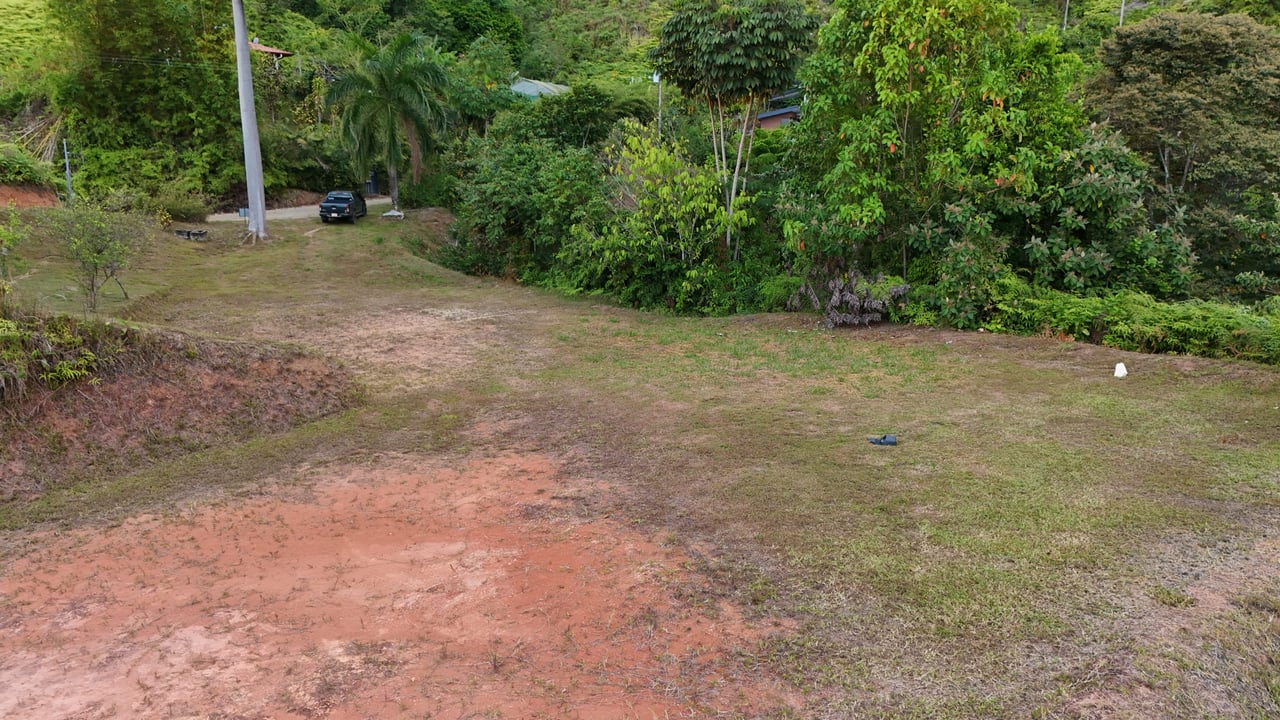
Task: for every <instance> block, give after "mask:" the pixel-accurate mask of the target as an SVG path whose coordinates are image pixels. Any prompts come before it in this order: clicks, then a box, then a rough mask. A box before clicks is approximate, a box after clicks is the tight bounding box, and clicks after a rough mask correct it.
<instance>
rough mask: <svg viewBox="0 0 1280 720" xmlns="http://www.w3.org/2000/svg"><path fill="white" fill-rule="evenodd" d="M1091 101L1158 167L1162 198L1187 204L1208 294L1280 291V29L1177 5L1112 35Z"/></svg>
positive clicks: (1162, 206)
mask: <svg viewBox="0 0 1280 720" xmlns="http://www.w3.org/2000/svg"><path fill="white" fill-rule="evenodd" d="M1101 62H1102V68H1103V69H1102V72H1101V73H1100V74H1099V75H1097V76H1096V77H1095V78H1094V79H1093V81H1092V82H1091V83H1090V98H1091V103H1092V104H1093V106H1094V107H1096V108H1097V111H1098V113H1099V114H1100V115H1101V116H1102V117H1103V118H1104V119H1106V120H1107V121H1108V122H1110V123H1111V124H1112V125H1113V126H1114V127H1116V128H1117V129H1119V130H1120V131H1121V133H1123V134H1124V136H1125V138H1126V139H1127V140H1128V142H1129V144H1130V146H1131V147H1133V148H1134V149H1135V150H1137V151H1138V152H1140V153H1141V154H1142V155H1143V156H1144V157H1145V159H1146V161H1147V163H1148V164H1149V166H1150V174H1151V178H1152V180H1153V188H1152V192H1151V193H1150V194H1149V197H1150V202H1151V205H1152V206H1153V207H1155V208H1158V209H1159V210H1160V211H1161V212H1162V214H1164V215H1166V216H1169V215H1172V214H1173V213H1175V212H1181V211H1182V209H1184V208H1185V210H1186V225H1187V232H1188V233H1189V234H1190V235H1191V237H1192V238H1193V241H1194V247H1195V251H1196V253H1197V255H1199V257H1200V260H1201V263H1200V269H1201V272H1202V273H1203V274H1204V279H1205V281H1206V284H1207V288H1206V289H1207V290H1209V291H1210V292H1224V291H1225V292H1228V293H1230V294H1234V295H1243V296H1246V297H1255V298H1256V297H1258V295H1259V292H1260V291H1261V292H1266V291H1271V292H1280V239H1278V238H1280V195H1277V192H1280V125H1277V122H1276V118H1280V33H1277V32H1276V31H1275V30H1273V29H1271V28H1268V27H1265V26H1263V25H1260V24H1258V23H1256V22H1254V21H1253V20H1251V19H1250V18H1248V17H1247V16H1244V15H1227V16H1223V17H1212V16H1207V15H1196V14H1183V13H1170V14H1167V15H1160V16H1157V17H1154V18H1151V19H1150V20H1148V21H1146V22H1144V23H1141V24H1138V25H1133V26H1127V27H1125V28H1123V29H1121V30H1118V31H1117V32H1116V34H1115V36H1114V37H1113V38H1112V39H1111V40H1108V41H1107V42H1105V43H1103V46H1102V53H1101Z"/></svg>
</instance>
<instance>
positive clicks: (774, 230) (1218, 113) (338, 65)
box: [0, 0, 1280, 328]
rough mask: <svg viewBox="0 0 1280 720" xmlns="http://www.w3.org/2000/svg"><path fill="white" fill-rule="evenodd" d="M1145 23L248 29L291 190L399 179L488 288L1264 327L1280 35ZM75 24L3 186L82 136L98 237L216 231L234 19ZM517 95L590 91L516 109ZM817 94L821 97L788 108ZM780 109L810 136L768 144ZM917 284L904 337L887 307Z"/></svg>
mask: <svg viewBox="0 0 1280 720" xmlns="http://www.w3.org/2000/svg"><path fill="white" fill-rule="evenodd" d="M1134 5H1135V4H1133V3H1127V4H1126V5H1125V7H1124V12H1123V18H1122V17H1121V13H1120V7H1119V6H1118V5H1117V4H1115V3H1107V2H1102V1H1101V0H1076V2H1071V3H1067V2H1054V3H1045V2H1040V1H1038V0H1010V4H1006V3H1005V2H1002V1H1001V0H996V1H994V2H989V1H986V0H982V1H979V0H883V1H881V2H872V0H835V1H834V2H831V3H826V2H799V1H795V0H752V1H751V2H743V3H724V2H719V1H718V0H687V1H685V0H681V1H679V2H670V3H667V2H657V1H653V2H649V1H646V0H642V1H641V2H614V1H608V0H564V1H559V2H551V0H466V1H465V2H445V1H444V0H412V1H410V0H397V1H396V2H391V3H381V2H376V3H375V2H370V1H368V0H248V2H247V3H246V10H247V15H248V19H249V29H250V35H252V36H255V37H256V38H257V39H258V40H259V41H260V42H261V43H263V44H264V45H267V46H270V47H276V48H282V49H285V50H287V51H288V52H289V53H292V54H291V55H287V56H275V55H267V54H264V53H255V54H254V59H253V66H254V85H255V91H256V94H257V103H258V108H259V117H260V123H261V125H262V127H261V136H262V144H263V156H264V165H265V173H266V186H267V190H268V193H269V194H274V193H277V192H280V191H282V190H285V189H287V188H305V189H311V190H325V189H328V188H331V187H334V186H339V185H341V186H353V185H354V186H358V185H359V184H361V183H363V181H364V180H365V178H366V177H367V174H368V170H369V168H370V167H371V166H374V165H377V166H380V169H379V172H378V175H380V176H382V177H381V178H380V180H383V181H386V180H389V181H390V190H391V192H392V194H393V196H396V201H397V204H399V203H400V202H401V201H404V202H406V203H407V204H409V205H414V204H422V203H444V204H448V205H449V206H450V207H451V208H452V209H453V210H454V211H455V213H456V215H457V217H458V223H457V225H456V227H455V228H454V230H453V232H452V237H453V240H454V242H453V243H452V244H450V245H449V246H448V247H446V248H444V249H443V250H442V251H441V252H442V254H441V256H440V257H441V259H442V260H444V261H445V262H447V263H449V264H450V265H452V266H454V267H457V268H461V269H465V270H467V271H469V272H479V273H492V274H496V275H502V276H506V277H512V278H518V279H520V280H521V281H523V282H533V283H540V284H545V285H549V286H555V287H558V288H561V289H563V290H565V291H568V292H574V293H602V294H606V295H609V296H611V297H613V298H615V299H617V300H619V301H622V302H625V303H628V304H632V305H636V306H639V307H649V308H658V309H670V310H673V311H678V312H689V313H712V314H720V313H729V312H749V311H757V310H776V309H781V308H782V307H783V306H784V305H787V304H788V301H789V300H790V301H792V302H791V303H790V304H791V306H792V307H796V306H806V307H807V306H809V305H812V304H813V302H814V299H815V298H817V300H818V302H817V305H818V306H819V307H820V308H821V309H822V310H823V312H824V313H826V314H827V316H828V318H829V319H830V320H831V321H832V322H833V324H842V323H844V322H850V323H852V322H866V321H868V320H869V319H872V317H873V316H874V315H875V314H877V313H879V314H881V315H883V314H884V312H888V311H890V309H892V312H894V313H899V316H901V317H912V318H916V319H922V320H923V319H929V320H932V321H934V322H940V323H946V324H950V325H954V326H957V327H962V328H974V327H983V326H990V327H997V326H999V325H1001V322H1000V321H999V320H998V318H999V316H1000V312H1001V311H1000V307H1001V303H1002V298H1003V294H1002V293H1003V292H1004V290H1002V288H1006V287H1007V284H1008V282H1009V278H1017V280H1018V282H1020V283H1023V284H1025V285H1026V286H1027V287H1029V288H1032V289H1033V290H1034V291H1035V292H1037V293H1040V292H1043V293H1065V294H1067V295H1069V296H1071V297H1076V298H1080V299H1081V302H1093V301H1095V300H1098V301H1101V300H1102V299H1107V298H1115V297H1137V296H1139V295H1135V293H1137V294H1140V296H1142V297H1150V298H1153V299H1154V301H1155V302H1163V301H1177V302H1180V301H1184V300H1186V299H1187V298H1200V299H1204V300H1208V299H1235V300H1239V301H1243V302H1258V301H1261V300H1263V299H1265V298H1267V297H1268V296H1270V295H1273V294H1274V293H1276V292H1277V291H1280V284H1278V283H1280V280H1278V278H1280V243H1277V241H1276V239H1275V238H1276V237H1277V233H1280V156H1277V155H1276V153H1277V150H1276V148H1277V147H1280V138H1278V137H1277V136H1276V133H1277V132H1278V131H1277V128H1276V126H1275V120H1274V119H1275V117H1277V116H1278V115H1280V100H1278V98H1280V95H1277V90H1276V88H1277V85H1276V83H1275V80H1274V79H1275V77H1276V76H1277V74H1278V73H1280V70H1278V69H1277V67H1276V62H1277V61H1276V58H1277V57H1280V34H1278V33H1277V30H1276V29H1275V27H1274V26H1275V24H1276V22H1277V18H1278V17H1280V14H1278V13H1276V12H1275V10H1276V8H1275V7H1273V5H1274V3H1270V2H1261V3H1253V4H1249V3H1239V2H1234V1H1233V0H1227V1H1226V2H1216V3H1215V2H1210V1H1209V0H1203V1H1202V2H1198V3H1195V2H1192V3H1178V4H1144V5H1139V6H1138V7H1134ZM24 7H26V6H24ZM1175 8H1180V9H1182V10H1184V11H1185V10H1198V11H1201V12H1207V13H1223V12H1227V11H1241V10H1243V11H1246V12H1248V13H1249V14H1250V16H1251V17H1252V19H1250V18H1249V17H1245V16H1242V15H1224V16H1221V17H1217V16H1214V15H1209V14H1205V15H1201V14H1196V13H1194V12H1184V13H1177V12H1171V11H1172V10H1174V9H1175ZM50 12H51V13H52V16H53V17H54V18H55V19H56V23H55V24H54V25H52V26H47V27H46V29H49V28H50V27H51V28H52V30H53V31H56V33H57V34H60V35H61V36H62V37H63V38H65V40H66V42H67V44H68V46H69V47H70V49H71V52H69V53H62V54H59V53H57V52H54V51H53V47H54V44H53V43H47V44H48V46H49V47H48V48H45V49H42V48H32V47H30V46H27V47H26V48H25V49H21V48H20V49H19V50H15V51H14V52H13V53H12V54H11V55H12V57H15V58H18V57H21V58H23V59H22V60H20V61H16V62H15V64H14V65H12V66H10V67H7V68H0V114H4V115H6V118H5V126H4V128H7V129H4V128H0V133H4V134H3V135H0V138H6V137H7V138H11V139H12V141H15V142H16V143H17V144H18V145H20V146H22V147H24V148H25V149H24V151H23V152H21V153H18V152H12V151H8V155H7V156H6V155H0V158H7V159H6V160H5V161H4V163H3V164H0V170H3V171H4V173H6V174H7V176H8V177H10V178H20V177H21V178H35V181H36V182H40V183H46V184H47V183H48V182H49V181H51V180H52V179H53V178H52V176H51V175H50V174H49V166H48V165H47V164H45V163H43V162H41V160H39V159H37V158H40V159H48V158H49V157H50V156H51V149H52V143H53V142H55V141H57V139H58V137H59V136H60V135H61V134H65V135H66V136H67V137H68V138H69V139H70V140H71V144H72V150H73V153H72V164H73V169H74V171H75V182H76V188H77V193H78V194H81V195H83V196H85V197H87V198H90V199H92V200H94V201H95V202H96V203H97V204H99V205H102V206H103V207H107V208H112V209H124V210H142V211H147V212H157V213H161V214H162V215H163V214H166V213H167V214H168V215H169V216H172V217H181V218H192V219H199V218H201V217H202V216H203V214H204V212H205V211H206V210H207V209H208V208H210V207H211V206H215V205H221V206H231V207H235V206H238V205H239V204H241V202H242V201H241V200H239V199H237V196H238V195H239V194H240V193H242V192H243V180H242V178H241V176H240V173H241V170H240V149H239V128H238V123H237V115H236V113H235V112H234V103H235V92H234V79H235V78H234V69H233V66H232V64H231V60H232V48H231V43H230V24H229V20H230V13H229V8H225V7H223V6H221V5H218V4H216V3H212V4H211V3H209V2H207V1H206V0H198V1H197V2H194V3H179V2H177V1H176V0H119V1H117V2H112V3H107V4H102V3H89V2H87V0H50ZM19 15H21V16H22V17H35V15H38V13H36V14H34V15H33V14H32V13H19ZM15 17H17V15H15ZM819 24H820V25H821V28H820V29H819V28H818V27H817V26H818V25H819ZM15 27H16V26H15ZM23 27H26V26H25V25H24V26H23ZM815 29H817V30H818V32H816V33H815ZM33 32H34V30H33ZM27 34H28V33H27V32H26V31H25V30H23V31H22V32H20V33H15V35H21V36H23V37H25V36H26V35H27ZM37 34H38V33H37ZM415 38H416V39H415ZM424 38H429V39H430V40H424ZM19 44H21V43H19ZM811 48H813V49H814V51H813V54H812V55H811V56H810V55H808V53H809V51H810V49H811ZM64 55H65V57H64ZM797 68H800V70H799V72H798V73H797ZM654 70H658V71H660V72H661V74H662V77H663V82H662V83H661V84H660V85H658V84H655V83H654V82H653V81H652V80H651V78H650V75H651V74H652V73H653V72H654ZM521 76H524V77H530V78H535V79H543V80H553V81H556V82H559V83H562V84H566V85H569V86H570V87H571V88H572V91H571V92H568V93H564V94H560V95H547V96H543V97H541V98H539V99H536V100H530V99H527V98H523V97H520V96H518V95H516V94H515V93H514V92H513V91H512V90H511V89H510V88H511V84H512V82H513V81H515V80H516V79H517V78H519V77H521ZM797 77H798V78H799V81H800V82H801V83H802V84H803V86H804V90H803V92H796V93H794V94H788V95H785V96H779V97H774V95H776V94H777V93H779V92H781V91H783V90H786V89H788V88H789V87H791V86H792V85H793V83H795V82H796V78H797ZM37 78H38V79H39V82H32V80H33V79H37ZM19 85H20V86H21V87H19ZM659 97H662V98H663V102H662V103H661V104H660V103H659ZM374 98H377V101H376V102H374ZM787 104H799V105H800V106H801V107H800V114H801V116H802V117H801V120H800V121H799V122H798V123H797V124H794V125H793V126H791V127H788V128H784V129H782V130H773V131H769V132H767V133H757V132H756V131H755V129H756V123H755V120H754V118H755V115H756V113H758V112H760V111H762V110H765V109H774V108H778V107H781V106H783V105H787ZM623 120H626V122H625V123H623V122H621V121H623ZM1094 122H1096V123H1098V124H1096V125H1095V124H1091V123H1094ZM15 158H16V159H15ZM424 170H426V171H427V174H426V175H425V176H424V175H421V174H420V173H421V172H422V171H424ZM405 171H409V175H411V176H412V177H411V178H408V180H409V181H408V182H406V183H404V185H405V188H404V192H403V197H400V195H401V193H400V190H401V188H400V185H401V184H402V183H401V182H400V180H401V175H402V173H404V172H405ZM10 181H11V182H12V181H13V180H12V179H11V180H10ZM384 187H386V185H384ZM712 191H714V192H712ZM708 193H710V195H709V194H708ZM712 197H714V198H715V199H716V200H717V204H716V208H713V207H712V206H711V205H710V204H709V202H710V201H709V198H712ZM717 238H718V241H717ZM877 277H887V278H888V279H887V280H885V281H884V282H883V283H875V282H870V281H868V280H867V278H877ZM908 286H909V287H911V288H912V289H911V291H910V293H909V294H908V296H907V299H908V301H909V302H908V304H907V305H906V306H905V308H904V307H902V306H901V303H899V302H898V301H897V300H894V302H893V303H890V304H891V305H893V307H892V308H890V307H889V306H888V305H885V303H886V302H887V298H889V295H887V294H886V293H887V292H888V291H889V289H892V290H893V292H894V293H897V294H900V290H899V289H900V288H905V287H908ZM872 288H874V289H875V291H874V292H871V290H870V289H872ZM897 294H895V295H894V297H895V298H897V297H898V295H897ZM1177 307H1182V306H1181V305H1178V306H1177ZM902 313H905V315H903V314H902ZM1213 317H1215V318H1219V319H1221V317H1220V316H1218V315H1213ZM1224 322H1225V321H1224Z"/></svg>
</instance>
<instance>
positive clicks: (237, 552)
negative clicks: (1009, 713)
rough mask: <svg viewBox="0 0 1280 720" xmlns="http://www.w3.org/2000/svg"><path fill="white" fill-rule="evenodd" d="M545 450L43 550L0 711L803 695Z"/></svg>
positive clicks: (77, 536)
mask: <svg viewBox="0 0 1280 720" xmlns="http://www.w3.org/2000/svg"><path fill="white" fill-rule="evenodd" d="M558 473H559V468H558V466H557V463H556V460H555V459H554V458H551V457H547V456H543V455H535V454H525V455H521V454H511V455H507V456H503V457H496V458H494V457H490V458H476V459H472V460H469V461H466V462H465V464H463V465H461V466H460V467H447V466H444V465H441V464H440V463H439V462H438V461H433V460H429V459H423V458H379V461H378V463H377V465H376V467H373V466H359V467H354V466H353V467H345V468H330V469H328V470H325V471H324V476H323V477H320V478H317V482H316V483H315V485H313V486H312V487H313V490H312V494H311V495H310V496H308V497H297V498H287V497H282V496H279V495H277V496H272V497H268V498H265V499H258V500H251V501H241V502H228V503H225V504H222V505H217V506H210V507H204V508H196V509H191V510H189V511H186V512H181V513H175V515H173V516H164V517H145V518H138V519H135V520H131V521H128V522H126V523H124V524H123V525H120V526H117V527H113V528H109V529H106V530H82V531H76V532H73V533H69V534H67V535H66V536H63V537H57V538H46V540H47V541H48V542H47V544H46V545H45V546H44V547H43V548H42V549H40V550H38V551H35V552H33V553H30V554H28V555H27V556H26V557H23V558H21V559H18V560H15V561H14V562H12V563H11V565H10V567H9V568H8V572H7V573H6V574H5V575H4V576H3V577H0V717H33V718H34V717H41V718H80V719H91V718H105V717H136V718H152V717H195V716H199V717H220V718H313V717H328V718H358V717H359V718H364V717H410V716H412V717H439V718H463V717H507V718H515V717H519V718H536V717H548V718H621V717H626V718H633V717H634V718H656V717H711V716H721V714H723V713H728V712H740V713H742V714H745V715H748V716H751V715H757V714H763V713H764V712H766V711H768V710H769V709H776V708H778V707H780V706H785V705H788V704H791V698H789V697H788V695H787V694H786V692H785V691H784V690H782V689H781V687H780V686H779V685H777V684H776V683H773V682H771V681H769V680H768V679H767V678H763V677H761V676H760V675H759V674H758V673H756V672H754V671H752V672H751V677H744V676H743V674H744V673H745V672H747V671H745V670H744V667H743V663H741V662H736V661H734V660H733V657H734V656H733V650H734V649H735V648H738V647H746V646H749V645H750V644H751V643H753V642H754V641H755V639H757V638H758V637H759V635H760V632H761V631H760V630H758V629H753V628H751V627H749V626H748V624H746V623H744V622H743V621H742V619H741V618H740V617H739V616H738V615H737V614H735V613H734V612H733V610H732V609H731V608H729V607H710V608H707V607H704V608H700V609H699V608H691V607H689V606H687V605H684V604H682V603H680V602H678V601H676V600H674V599H673V590H674V588H675V587H676V586H677V585H678V584H679V583H680V582H682V581H683V579H684V576H685V573H684V570H683V569H682V567H683V566H684V565H685V564H686V563H687V561H688V560H687V558H686V557H684V556H683V555H681V553H680V552H679V551H677V550H675V549H673V548H669V547H663V546H660V545H658V544H656V543H654V542H653V541H652V540H649V539H646V538H645V537H643V536H642V535H640V534H639V533H637V532H634V531H631V530H629V529H627V528H625V527H621V526H620V525H619V524H618V523H617V522H615V521H612V520H607V519H604V520H592V521H587V520H583V519H581V518H577V517H575V514H574V513H573V512H569V511H566V507H565V505H564V497H563V496H561V495H557V488H558V487H559V486H560V482H561V481H562V480H563V479H562V478H559V477H558Z"/></svg>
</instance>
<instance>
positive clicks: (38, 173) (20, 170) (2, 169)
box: [0, 143, 54, 187]
mask: <svg viewBox="0 0 1280 720" xmlns="http://www.w3.org/2000/svg"><path fill="white" fill-rule="evenodd" d="M53 184H54V175H53V169H52V167H51V166H50V165H49V164H48V163H44V162H40V161H39V160H36V159H35V158H33V157H31V155H29V154H27V152H26V151H25V150H23V149H22V148H20V147H18V146H17V145H12V144H9V143H0V185H39V186H42V187H51V186H52V185H53Z"/></svg>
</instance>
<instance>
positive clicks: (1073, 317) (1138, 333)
mask: <svg viewBox="0 0 1280 720" xmlns="http://www.w3.org/2000/svg"><path fill="white" fill-rule="evenodd" d="M993 295H994V297H993V305H992V309H991V312H990V314H989V319H988V320H987V322H986V325H985V327H986V328H988V329H990V330H995V331H998V332H1015V333H1020V334H1024V335H1036V334H1052V335H1065V336H1069V337H1074V338H1076V339H1079V340H1091V341H1094V342H1100V343H1102V344H1104V345H1108V346H1111V347H1115V348H1119V349H1121V350H1134V351H1138V352H1149V353H1178V354H1186V355H1199V356H1202V357H1217V358H1230V359H1240V360H1252V361H1254V362H1262V363H1269V364H1273V365H1275V364H1280V305H1278V304H1276V303H1270V304H1268V305H1266V306H1264V307H1260V308H1258V309H1250V308H1245V307H1241V306H1238V305H1228V304H1224V303H1215V302H1211V301H1206V300H1189V301H1185V302H1179V303H1161V302H1157V301H1156V300H1154V299H1153V298H1152V297H1151V296H1149V295H1146V294H1143V293H1137V292H1132V291H1124V292H1120V293H1117V294H1114V295H1109V296H1105V297H1088V298H1082V297H1078V296H1075V295H1071V294H1068V293H1064V292H1061V291H1057V290H1050V289H1046V288H1035V287H1032V286H1031V285H1028V284H1027V283H1026V282H1024V281H1021V280H1018V279H1016V278H1014V277H1012V276H1004V277H1002V278H1001V279H1000V280H999V281H998V283H997V284H996V290H995V292H994V293H993Z"/></svg>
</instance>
